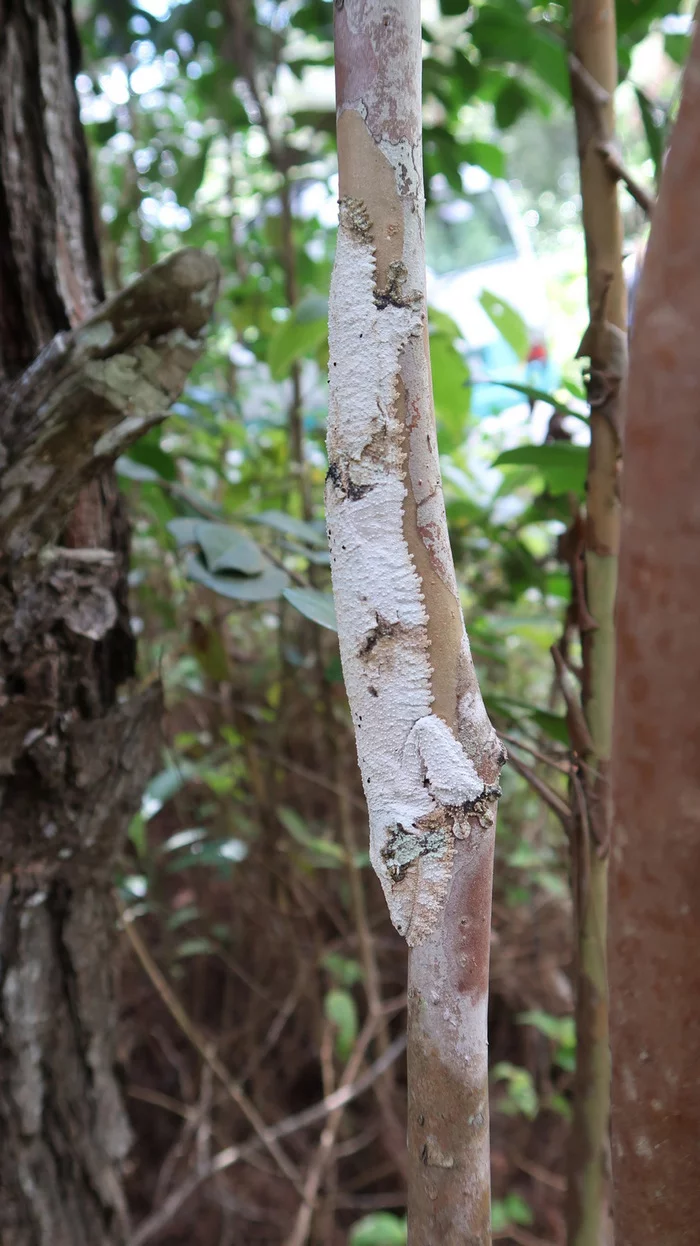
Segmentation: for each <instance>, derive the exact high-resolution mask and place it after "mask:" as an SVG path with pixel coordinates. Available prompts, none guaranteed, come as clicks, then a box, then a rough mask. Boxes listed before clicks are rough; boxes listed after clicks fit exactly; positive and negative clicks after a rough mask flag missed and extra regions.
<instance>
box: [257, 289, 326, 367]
mask: <svg viewBox="0 0 700 1246" xmlns="http://www.w3.org/2000/svg"><path fill="white" fill-rule="evenodd" d="M327 335H328V304H327V302H326V300H324V299H321V298H320V297H319V296H318V295H310V296H308V297H307V298H306V299H302V300H301V302H300V303H298V304H297V306H296V307H295V308H294V311H293V312H292V314H291V316H290V317H289V318H288V319H287V320H285V321H283V323H282V324H281V325H279V326H278V327H277V328H276V330H275V332H274V333H273V334H272V337H271V338H270V344H269V346H268V351H267V364H268V367H269V369H270V374H271V376H272V379H273V381H282V380H284V378H285V377H286V376H288V374H289V371H290V369H291V366H292V364H293V363H294V362H295V360H297V359H300V358H301V357H302V356H303V355H309V356H310V355H314V354H315V352H316V350H317V349H318V347H319V346H320V345H321V344H322V342H324V341H325V340H326V337H327Z"/></svg>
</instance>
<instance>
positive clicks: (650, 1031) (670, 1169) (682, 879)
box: [610, 28, 700, 1246]
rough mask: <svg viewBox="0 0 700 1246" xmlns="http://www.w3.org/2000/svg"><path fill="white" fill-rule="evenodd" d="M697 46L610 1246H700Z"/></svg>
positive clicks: (645, 633) (624, 692)
mask: <svg viewBox="0 0 700 1246" xmlns="http://www.w3.org/2000/svg"><path fill="white" fill-rule="evenodd" d="M698 221H700V29H697V28H696V33H695V39H694V43H693V47H692V50H691V53H690V59H689V62H688V67H687V69H686V74H685V81H684V84H683V95H682V100H681V106H680V111H679V114H678V120H677V121H676V124H675V127H674V130H673V135H672V139H671V147H670V151H669V154H668V159H667V162H666V166H665V168H664V173H663V177H662V180H661V190H660V194H659V200H658V204H657V206H656V208H655V211H654V220H653V224H652V230H651V237H650V241H649V246H648V250H647V255H646V259H645V262H644V269H643V273H642V279H641V285H640V290H639V295H638V297H637V303H636V311H635V324H634V333H633V338H632V350H631V359H630V388H629V414H628V419H627V425H626V429H625V486H624V495H623V503H624V505H623V517H622V544H621V560H620V593H619V603H620V604H619V609H618V640H617V667H618V675H617V685H616V691H615V739H614V750H613V757H614V762H613V795H614V810H615V824H614V839H613V854H612V880H611V881H612V887H611V905H610V923H611V930H610V987H611V1037H612V1055H613V1072H614V1078H613V1113H612V1126H613V1129H612V1135H613V1147H612V1157H613V1177H614V1212H615V1240H616V1243H617V1246H660V1243H663V1246H694V1243H696V1242H697V1241H698V1240H700V1180H699V1179H698V1160H699V1157H700V1141H699V1129H700V1125H699V1122H700V1073H699V1071H698V1070H699V1069H700V1018H699V1016H698V1010H699V1007H700V905H699V902H698V885H699V877H700V873H699V865H700V731H699V729H698V706H699V705H700V644H699V643H698V639H699V636H700V352H698V322H699V319H700V232H699V231H698Z"/></svg>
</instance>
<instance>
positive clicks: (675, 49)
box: [664, 35, 690, 69]
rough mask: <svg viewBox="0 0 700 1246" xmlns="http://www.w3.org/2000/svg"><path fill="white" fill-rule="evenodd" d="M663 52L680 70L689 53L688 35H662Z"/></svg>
mask: <svg viewBox="0 0 700 1246" xmlns="http://www.w3.org/2000/svg"><path fill="white" fill-rule="evenodd" d="M664 51H665V53H666V55H667V56H670V58H671V60H672V61H675V63H676V65H680V67H681V69H682V68H683V66H684V65H685V62H686V61H687V59H688V52H689V51H690V35H664Z"/></svg>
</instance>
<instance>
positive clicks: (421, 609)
mask: <svg viewBox="0 0 700 1246" xmlns="http://www.w3.org/2000/svg"><path fill="white" fill-rule="evenodd" d="M335 10H336V12H335V18H336V22H335V28H336V86H337V106H338V162H339V171H340V229H339V235H338V249H337V254H336V261H335V269H334V273H333V281H332V286H331V301H330V366H329V375H330V408H329V430H328V458H329V470H328V481H327V487H326V506H327V516H328V530H329V539H330V548H331V565H332V572H333V588H334V593H335V598H336V606H337V614H338V630H339V637H340V649H341V657H342V661H343V670H344V675H345V682H346V686H347V690H348V696H349V700H350V707H351V710H352V716H353V721H354V724H355V729H356V735H357V744H358V755H359V761H360V769H361V772H362V778H363V783H364V789H365V795H366V798H367V804H368V808H369V815H370V853H371V859H372V864H373V866H374V869H375V870H376V872H377V874H378V876H379V879H380V881H381V883H382V886H383V888H384V892H385V895H386V898H387V901H388V904H389V909H390V913H391V917H392V921H393V922H394V925H395V926H396V928H397V930H398V931H399V932H400V933H401V934H402V935H404V937H405V938H406V939H407V941H408V943H409V946H410V948H411V952H410V968H409V1055H408V1073H409V1105H408V1114H409V1127H408V1145H409V1216H408V1219H409V1241H410V1242H411V1243H412V1246H428V1244H429V1243H438V1242H439V1243H440V1244H441V1246H457V1243H459V1246H466V1244H467V1243H472V1244H476V1243H484V1242H487V1241H489V1240H490V1197H489V1146H488V1077H487V1043H486V1002H487V990H488V956H489V930H490V913H491V874H492V861H493V840H494V831H495V812H496V806H495V798H496V796H497V795H498V787H497V781H498V776H499V771H500V766H501V765H502V762H503V759H504V754H503V750H502V747H501V745H500V743H499V741H498V740H497V738H496V736H495V733H494V731H493V728H492V727H491V724H490V723H489V721H488V718H487V716H486V713H485V710H484V707H483V703H482V700H481V695H480V693H479V688H478V685H477V681H476V676H475V673H474V668H473V665H472V661H471V656H470V651H469V644H468V641H467V637H466V634H465V631H464V623H463V619H462V611H461V607H460V603H459V593H458V589H457V585H456V581H455V574H454V568H453V564H452V557H451V553H450V547H449V540H448V535H447V526H446V521H445V513H444V503H443V497H442V489H441V485H440V476H439V468H438V459H437V446H436V435H435V423H434V415H433V406H432V393H431V379H430V364H429V354H428V338H427V319H426V305H425V251H424V215H423V202H424V195H423V175H422V156H421V28H420V4H419V0H336V4H335Z"/></svg>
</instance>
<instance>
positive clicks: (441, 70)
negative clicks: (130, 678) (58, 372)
mask: <svg viewBox="0 0 700 1246" xmlns="http://www.w3.org/2000/svg"><path fill="white" fill-rule="evenodd" d="M688 8H689V6H688V5H687V4H684V3H683V2H682V0H681V2H680V3H679V0H619V3H618V6H617V9H618V22H619V53H620V66H621V82H620V87H619V91H618V101H617V102H618V109H619V137H620V146H621V149H622V152H623V155H624V160H625V162H626V164H627V165H628V166H629V168H630V169H631V170H632V171H633V172H634V174H635V175H636V176H637V177H638V179H639V180H640V181H641V182H642V183H643V184H645V185H646V186H648V187H649V188H652V189H653V186H654V184H655V181H656V180H657V178H658V174H659V169H660V166H661V162H662V158H663V151H664V146H665V142H666V134H667V130H668V125H669V121H670V120H671V119H672V117H673V110H674V107H675V104H676V100H677V93H678V82H679V73H680V67H681V66H682V63H683V60H684V56H685V53H686V49H687V43H688V26H689V22H688ZM423 9H424V98H425V110H424V124H425V144H424V159H425V169H426V184H427V193H428V196H429V198H430V197H431V196H434V195H435V194H436V193H437V192H438V191H439V189H440V187H441V186H442V187H444V186H445V185H447V186H448V187H452V188H453V190H454V192H455V193H457V194H461V191H462V183H461V174H460V170H461V169H462V166H464V165H465V164H468V165H471V166H476V167H477V168H480V169H483V170H484V171H485V172H486V173H487V174H488V175H489V176H490V177H491V178H495V179H506V180H507V181H508V183H509V184H510V188H511V190H512V192H513V193H514V196H515V201H516V203H517V207H518V211H519V216H520V220H521V223H522V226H523V228H524V229H525V230H526V231H527V233H528V235H529V245H531V246H532V248H534V252H535V255H536V257H537V264H538V267H539V270H540V272H541V274H542V280H543V283H544V285H545V287H546V291H547V295H548V300H549V314H548V319H547V324H546V334H547V339H548V341H547V345H548V349H549V354H550V358H551V360H552V361H553V364H554V369H555V372H554V375H555V376H556V381H555V382H554V384H555V386H556V388H555V392H554V393H553V394H552V395H551V402H549V403H548V402H543V401H541V400H539V399H538V396H537V395H536V394H534V393H530V394H529V395H528V394H520V395H516V401H517V405H514V406H511V407H509V408H508V410H507V411H504V412H501V413H500V414H497V415H494V416H492V417H486V418H484V417H483V414H482V415H477V414H476V412H475V410H474V405H475V404H474V401H473V395H474V393H475V392H476V385H475V384H474V383H473V382H474V380H475V378H474V377H473V376H471V375H470V363H469V359H468V357H465V354H464V350H463V348H462V344H461V342H460V335H459V330H458V328H457V326H456V325H455V323H454V321H453V320H452V319H451V318H450V317H449V316H447V315H445V314H444V312H443V313H436V314H434V315H433V316H432V319H431V350H432V354H433V367H434V373H435V384H436V408H437V419H438V431H439V437H440V449H441V453H442V466H443V477H444V487H445V494H446V502H447V511H448V519H449V524H450V532H451V537H452V543H453V550H454V555H455V561H456V566H457V573H458V578H459V583H460V588H461V592H462V599H463V606H464V611H465V617H466V621H467V627H468V630H469V634H470V637H471V639H472V642H473V649H474V653H475V659H476V662H477V667H478V672H479V677H480V679H481V681H482V686H483V689H484V692H485V696H486V700H487V703H488V706H489V710H490V712H491V714H492V717H493V719H494V721H495V722H496V724H497V726H498V728H499V730H500V731H501V732H502V733H504V734H505V736H506V738H507V739H508V742H509V749H510V751H511V753H512V755H513V758H514V760H515V763H516V764H517V769H516V767H515V765H514V766H512V767H508V768H507V770H506V772H505V774H504V780H503V787H504V797H503V801H502V805H501V812H500V815H499V829H498V854H497V870H496V883H495V899H494V925H493V942H492V959H493V965H492V987H491V1034H492V1038H491V1051H492V1054H493V1078H492V1089H493V1102H492V1107H493V1131H492V1132H493V1174H494V1212H493V1225H494V1233H495V1235H496V1236H497V1237H498V1238H500V1239H503V1240H505V1241H513V1242H516V1243H518V1242H520V1243H525V1244H527V1243H530V1244H531V1243H534V1242H542V1243H550V1244H551V1243H559V1242H561V1241H562V1240H563V1238H562V1233H563V1227H562V1226H563V1221H562V1214H561V1202H562V1191H563V1177H562V1155H563V1151H564V1147H565V1135H566V1128H567V1119H568V1112H569V1107H568V1095H569V1091H570V1084H571V1073H572V1068H573V1062H574V1036H573V1023H572V1021H571V1016H570V1013H571V1003H572V992H571V980H570V959H571V955H570V953H571V935H570V926H571V914H570V902H569V898H568V876H567V845H566V842H565V837H564V835H563V833H562V829H561V825H560V822H559V820H558V819H557V817H556V816H555V814H556V801H554V803H553V800H552V795H551V794H552V793H554V796H555V797H556V795H557V793H560V794H561V797H563V796H564V795H565V792H566V769H567V760H566V759H567V745H568V741H567V734H566V724H565V717H564V706H563V703H562V701H561V697H560V693H559V692H558V691H557V688H556V685H555V683H554V681H553V677H552V671H551V667H550V658H549V648H550V645H551V644H552V643H553V641H554V640H555V639H556V638H557V637H558V636H559V635H560V634H561V631H562V627H563V621H564V619H565V616H566V611H567V607H568V605H569V602H570V596H571V584H570V575H569V568H568V566H567V564H566V558H567V555H566V550H565V548H564V547H565V544H566V533H567V529H568V527H569V525H570V522H571V520H572V517H573V516H574V515H575V514H576V513H577V511H578V506H579V503H580V500H581V498H582V495H583V482H584V478H585V454H586V452H585V442H586V425H585V415H584V416H583V418H582V412H585V407H584V405H583V402H582V399H583V390H582V387H581V376H580V367H579V365H578V364H577V363H576V362H575V360H574V356H575V353H576V348H577V346H578V342H579V340H580V337H581V334H582V331H583V329H584V327H585V321H586V310H585V275H584V255H583V242H582V236H581V227H580V220H579V205H580V200H579V195H578V178H577V165H576V152H575V148H574V136H573V122H572V115H571V107H570V90H569V79H568V68H567V53H566V39H567V23H568V5H567V4H566V3H565V2H564V3H550V4H533V3H529V0H488V2H484V3H475V4H473V5H471V6H469V7H465V4H464V3H463V2H462V0H441V3H438V0H432V2H431V0H425V3H424V6H423ZM76 10H77V17H78V21H79V25H80V32H81V38H82V42H83V69H82V72H81V73H80V75H79V77H78V80H77V86H78V92H79V96H80V101H81V109H82V116H83V120H84V123H85V126H86V129H87V133H88V136H89V141H90V144H91V150H92V156H93V162H94V170H95V179H96V184H97V193H98V204H97V206H96V211H98V212H99V217H100V228H101V236H102V244H103V256H104V263H105V269H106V274H107V280H108V284H109V286H110V288H112V289H115V288H119V287H121V286H123V285H124V284H125V283H126V282H128V280H129V279H130V278H131V277H133V275H134V274H136V273H137V272H139V271H141V270H143V269H144V268H145V267H147V266H148V265H150V264H151V263H153V262H154V261H155V260H157V259H158V258H159V257H160V256H162V255H163V254H165V253H167V252H168V251H170V250H172V249H174V248H177V247H180V246H182V245H194V246H200V247H206V248H208V249H210V250H212V251H213V252H214V253H215V254H216V255H217V256H218V258H219V260H220V263H221V266H222V270H223V283H222V290H221V297H220V299H219V303H218V306H217V309H216V315H215V321H214V324H213V326H212V330H211V334H210V337H209V343H208V348H207V351H206V354H205V356H204V358H203V359H202V361H201V364H200V365H199V368H198V372H197V374H196V375H195V376H194V377H193V378H192V380H191V383H190V385H189V388H188V389H187V391H186V393H185V395H184V397H183V399H182V401H181V402H180V403H179V404H177V405H176V407H175V408H174V411H173V414H172V416H171V417H170V418H169V419H168V421H167V423H166V424H165V425H164V426H163V428H158V429H154V430H152V432H150V433H149V434H148V435H147V436H146V437H145V438H144V439H143V440H142V441H140V442H139V443H137V444H136V445H135V446H134V447H133V449H132V451H131V452H130V455H129V458H128V459H124V460H122V461H121V462H120V464H119V469H120V475H121V483H122V485H123V488H124V490H125V491H126V493H127V495H128V498H129V503H130V507H131V514H132V520H133V560H132V565H133V570H132V608H133V611H134V624H135V628H136V629H137V631H138V633H139V637H140V654H141V670H142V677H143V678H144V679H146V678H149V677H150V676H151V675H152V674H153V673H154V672H157V673H158V674H159V675H160V676H161V677H162V679H163V680H164V683H165V688H166V696H167V715H166V719H165V721H164V723H163V728H162V734H163V739H162V769H161V772H160V773H159V774H158V775H157V776H156V777H155V778H154V780H153V781H152V783H151V784H150V786H149V788H148V791H147V792H146V794H145V796H144V801H143V806H142V809H141V813H140V815H139V816H138V817H137V818H136V819H135V820H134V823H133V826H132V830H131V843H130V855H129V860H128V862H126V863H125V867H124V873H123V876H122V877H121V878H120V879H119V880H118V881H119V887H120V890H121V895H122V899H123V904H124V917H125V931H126V933H127V934H129V936H130V937H129V939H126V938H125V940H124V944H123V949H124V955H123V961H122V969H121V1010H122V1022H121V1035H120V1054H121V1061H122V1066H123V1072H124V1079H125V1088H126V1093H127V1096H128V1102H129V1106H130V1110H131V1114H132V1120H133V1125H134V1132H135V1146H134V1150H133V1152H132V1157H131V1161H130V1164H131V1168H130V1176H129V1182H130V1195H131V1199H132V1205H133V1209H134V1214H135V1217H136V1220H137V1221H138V1220H139V1218H141V1221H142V1227H141V1230H140V1231H139V1232H140V1236H139V1233H137V1237H136V1238H135V1239H134V1240H135V1241H136V1242H139V1243H141V1242H145V1241H150V1240H154V1241H155V1240H159V1241H163V1242H170V1243H178V1242H183V1243H184V1242H188V1243H191V1242H197V1243H198V1246H209V1243H212V1244H214V1243H225V1242H231V1243H233V1242H235V1243H241V1244H247V1243H250V1244H251V1246H252V1244H254V1243H270V1244H272V1243H278V1242H279V1243H282V1242H285V1243H287V1242H289V1243H291V1242H292V1241H294V1242H296V1241H297V1239H292V1238H291V1237H289V1236H288V1234H289V1232H290V1226H291V1225H292V1224H293V1223H294V1217H295V1215H296V1209H297V1206H298V1202H299V1195H298V1192H297V1190H296V1189H295V1187H294V1181H292V1180H290V1179H289V1174H287V1175H285V1174H284V1173H283V1172H281V1170H280V1167H279V1164H278V1163H276V1162H275V1160H274V1159H273V1158H271V1157H270V1155H269V1154H267V1153H266V1152H265V1150H261V1149H257V1150H255V1149H254V1148H253V1149H249V1152H247V1153H246V1158H245V1161H241V1162H239V1163H234V1161H233V1160H232V1159H231V1160H230V1162H227V1163H224V1162H223V1161H222V1160H221V1159H219V1160H218V1161H217V1159H216V1157H217V1155H218V1156H220V1155H221V1153H222V1151H223V1150H224V1149H225V1148H227V1147H230V1146H232V1145H233V1144H234V1143H238V1142H241V1143H242V1142H245V1140H246V1139H248V1137H249V1135H250V1124H249V1123H248V1122H247V1121H246V1119H245V1114H244V1113H242V1112H241V1109H240V1101H239V1097H237V1096H238V1095H239V1090H240V1088H242V1090H243V1091H244V1092H245V1094H246V1095H247V1096H248V1099H249V1100H251V1101H252V1102H253V1103H254V1104H255V1106H256V1108H257V1110H258V1112H259V1113H260V1116H261V1117H262V1118H263V1119H264V1121H265V1122H266V1123H267V1125H277V1124H278V1123H279V1122H280V1121H285V1120H287V1118H289V1117H292V1116H294V1115H295V1114H297V1113H299V1112H302V1111H303V1110H305V1109H307V1108H308V1107H309V1106H310V1105H314V1104H316V1103H318V1102H319V1101H320V1100H322V1099H323V1098H324V1096H327V1095H329V1094H330V1093H332V1092H333V1091H334V1090H335V1089H337V1088H338V1086H343V1085H347V1084H349V1082H352V1083H353V1084H354V1083H355V1082H357V1081H358V1079H360V1080H361V1079H362V1078H363V1077H365V1082H366V1088H365V1090H364V1092H363V1093H358V1094H357V1096H356V1097H355V1098H353V1099H352V1101H351V1102H350V1103H349V1104H348V1105H347V1107H346V1109H345V1112H344V1114H343V1116H342V1120H341V1121H340V1122H339V1124H338V1127H337V1134H336V1137H335V1145H334V1146H333V1148H332V1150H331V1153H330V1156H327V1157H326V1160H325V1161H324V1164H323V1166H322V1169H321V1178H322V1179H321V1180H320V1182H319V1188H318V1190H317V1192H316V1194H315V1195H314V1207H315V1214H314V1218H313V1226H312V1230H311V1237H310V1238H309V1240H311V1241H313V1242H314V1243H316V1244H317V1246H335V1244H336V1243H338V1244H340V1243H346V1242H349V1243H351V1244H352V1246H390V1244H391V1243H397V1244H398V1243H401V1242H404V1241H405V1222H404V1220H403V1200H404V1175H405V1163H404V1160H403V1158H402V1151H401V1146H402V1139H403V1136H404V1130H405V1123H404V1119H403V1116H402V1113H403V1111H404V1109H403V1099H404V1093H403V1090H404V1086H405V1074H404V1070H403V1067H402V1059H401V1052H400V1043H399V1042H398V1041H397V1040H398V1039H400V1036H401V1033H402V1028H403V1012H402V1010H403V1006H404V998H403V990H404V981H405V951H404V947H403V945H402V942H401V940H400V939H399V938H398V936H396V935H395V933H394V932H393V930H392V928H391V926H390V924H389V922H388V918H387V915H386V912H385V907H384V903H383V900H382V897H381V894H380V890H379V886H378V884H377V882H376V880H375V879H374V876H373V875H372V873H371V871H370V869H369V868H368V858H367V852H366V841H367V829H366V817H365V811H364V805H363V800H362V793H361V787H360V784H359V779H358V774H357V768H356V764H355V752H354V742H353V738H352V731H351V724H350V720H349V715H348V711H347V706H346V702H345V698H344V693H343V686H342V677H341V672H340V664H339V659H338V650H337V643H336V637H335V632H334V627H335V620H334V614H333V607H332V600H331V598H330V594H329V571H328V561H329V559H328V554H327V550H326V542H325V531H324V522H323V496H322V495H323V482H324V476H325V470H326V460H325V449H324V426H325V414H326V381H325V370H326V366H327V345H326V309H327V295H328V285H329V279H330V272H331V265H332V260H333V252H334V233H335V220H336V209H335V198H336V184H335V174H336V160H335V138H334V111H333V79H332V4H331V3H330V0H257V2H256V3H252V0H189V2H188V3H187V2H186V3H172V0H142V2H141V3H127V2H126V0H77V3H76ZM621 198H622V203H623V207H624V213H625V226H626V247H627V250H628V252H629V253H630V254H634V252H635V249H636V248H637V247H638V246H639V243H640V240H642V239H643V236H644V227H645V226H644V219H643V216H642V213H641V211H640V209H639V208H638V207H637V205H636V204H635V203H634V201H633V200H632V199H631V197H630V196H629V195H628V194H627V193H626V191H624V190H622V191H621ZM488 310H489V309H488V308H487V311H488ZM499 314H501V317H502V330H503V334H504V336H505V337H506V338H509V339H510V342H511V345H514V344H515V345H517V340H518V335H519V334H520V335H521V336H522V333H523V332H526V327H525V328H524V326H523V321H522V317H521V316H520V315H519V313H518V312H517V311H514V310H513V309H512V308H509V307H508V306H507V303H506V310H505V313H503V309H501V313H499ZM569 411H571V412H572V413H573V415H572V416H570V415H569V414H567V413H568V412H569ZM553 413H554V415H555V419H554V421H552V418H551V417H552V414H553ZM496 464H497V465H496ZM575 656H576V655H573V657H574V659H575ZM543 783H546V784H547V785H548V787H547V788H546V789H545V790H546V791H547V792H549V793H550V796H549V800H548V802H547V800H545V801H543V800H542V799H541V792H542V790H543V787H542V785H543ZM134 953H136V955H134ZM212 1053H215V1056H213V1055H212ZM392 1055H393V1056H394V1057H395V1058H394V1059H391V1057H392ZM377 1060H379V1072H377V1065H376V1061H377ZM382 1060H383V1061H384V1063H383V1064H382ZM217 1062H218V1063H217ZM217 1069H218V1072H217ZM222 1070H223V1073H222ZM373 1070H374V1071H373ZM320 1128H321V1125H320V1124H319V1120H318V1119H317V1120H315V1121H312V1122H311V1123H310V1124H308V1125H303V1123H302V1125H301V1126H298V1125H297V1127H296V1128H295V1129H294V1131H293V1132H290V1134H289V1137H288V1139H287V1140H286V1142H285V1148H286V1153H287V1155H288V1156H289V1158H290V1160H291V1162H292V1164H293V1165H294V1169H295V1170H296V1171H297V1173H301V1174H305V1173H306V1172H307V1170H309V1168H310V1165H311V1166H312V1165H313V1162H314V1160H315V1157H317V1147H318V1142H319V1131H320ZM253 1136H255V1135H253ZM319 1163H320V1161H319ZM217 1164H218V1168H217ZM303 1240H306V1238H304V1239H303Z"/></svg>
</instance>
